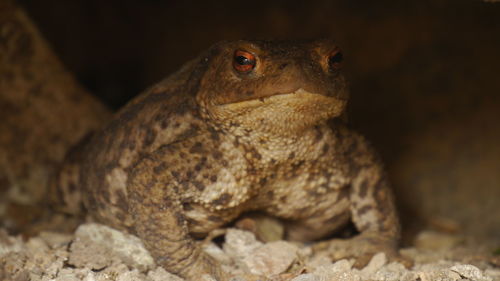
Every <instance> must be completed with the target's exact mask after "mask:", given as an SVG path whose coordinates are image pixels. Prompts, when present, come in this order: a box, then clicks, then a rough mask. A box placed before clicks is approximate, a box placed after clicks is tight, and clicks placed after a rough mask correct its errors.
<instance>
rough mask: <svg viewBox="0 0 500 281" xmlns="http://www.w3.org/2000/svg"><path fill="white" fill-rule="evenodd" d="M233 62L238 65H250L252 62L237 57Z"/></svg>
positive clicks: (245, 58)
mask: <svg viewBox="0 0 500 281" xmlns="http://www.w3.org/2000/svg"><path fill="white" fill-rule="evenodd" d="M235 60H236V62H237V63H238V64H241V65H247V64H252V62H251V61H250V60H249V59H248V58H247V57H244V56H237V57H236V58H235Z"/></svg>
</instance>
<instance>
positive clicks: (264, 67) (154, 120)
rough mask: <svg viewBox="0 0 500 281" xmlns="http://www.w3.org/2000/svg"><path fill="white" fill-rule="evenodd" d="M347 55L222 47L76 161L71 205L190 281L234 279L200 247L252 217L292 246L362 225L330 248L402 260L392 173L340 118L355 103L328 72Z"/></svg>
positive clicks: (66, 178) (287, 46) (158, 88)
mask: <svg viewBox="0 0 500 281" xmlns="http://www.w3.org/2000/svg"><path fill="white" fill-rule="evenodd" d="M237 50H242V51H245V52H249V53H252V54H253V55H254V56H255V58H256V64H255V68H254V69H253V70H251V71H249V72H247V73H240V72H238V71H237V70H235V68H234V66H233V59H234V54H235V51H237ZM336 50H338V49H337V47H336V46H335V45H334V44H333V43H332V42H331V41H328V40H317V41H302V42H286V41H285V42H272V41H270V42H266V41H235V42H223V43H219V44H216V45H214V46H213V47H211V48H210V49H209V50H208V51H206V52H205V53H203V54H202V55H201V56H200V57H199V58H197V59H195V60H193V61H191V62H189V63H187V64H186V65H185V66H184V67H183V68H182V69H181V70H180V71H179V72H177V73H175V74H173V75H172V76H170V77H168V78H167V79H165V80H164V81H162V82H160V83H159V84H157V85H155V86H153V87H152V88H151V89H149V90H147V91H146V92H145V93H143V94H142V95H140V96H139V97H137V98H136V99H135V100H133V101H132V102H130V103H129V104H128V105H127V106H125V107H124V108H123V109H122V110H121V111H120V112H119V113H118V114H117V115H116V117H115V118H114V120H113V121H112V122H111V123H109V125H108V126H106V127H105V128H104V129H103V130H102V131H100V132H97V133H96V134H95V135H94V136H93V138H92V139H91V140H90V141H89V142H88V143H87V145H86V146H85V148H84V150H82V151H83V153H81V154H80V156H79V157H74V158H73V159H69V160H68V163H67V164H66V166H65V167H64V168H63V170H62V172H61V174H60V177H59V185H60V186H61V187H62V188H63V189H64V190H63V192H62V193H61V194H60V196H62V197H63V199H64V200H65V201H66V203H71V202H78V200H77V199H79V198H81V199H83V203H84V204H83V205H84V206H85V207H86V209H87V210H88V212H89V213H90V215H91V216H92V217H93V218H95V219H97V220H98V221H101V222H103V223H106V224H108V225H111V226H113V227H116V228H120V229H127V230H129V231H131V232H133V233H135V234H137V235H138V236H139V237H140V238H141V239H142V241H143V242H144V244H145V245H146V247H147V248H148V249H149V251H150V252H151V254H152V255H153V256H154V257H155V259H156V261H157V263H158V264H159V265H161V266H163V267H164V268H165V269H166V270H168V271H170V272H173V273H176V274H178V275H180V276H183V277H185V278H188V279H192V280H197V279H200V278H201V277H200V276H202V275H203V274H209V275H211V276H212V277H215V278H216V279H218V280H226V279H228V278H229V276H228V275H227V274H226V273H224V272H223V271H222V270H221V269H220V265H219V264H218V263H217V262H215V261H213V260H212V259H210V258H209V257H208V256H207V255H206V254H204V253H203V252H202V251H201V250H200V247H199V246H198V244H197V243H196V242H195V240H194V239H193V237H200V236H203V235H206V234H207V233H208V232H210V231H211V230H213V229H216V228H218V227H221V226H223V225H224V224H226V223H229V222H230V221H232V220H234V219H235V218H236V217H238V216H239V215H240V214H241V213H242V212H246V211H252V210H260V211H263V212H265V213H267V214H269V215H272V216H275V217H278V218H281V219H284V221H286V224H287V238H289V239H293V240H316V239H320V238H322V237H325V236H327V235H329V234H331V233H333V232H334V231H336V230H338V229H339V228H340V227H342V226H343V225H345V224H346V223H347V222H348V221H349V220H351V221H352V222H353V223H354V225H355V226H356V228H357V229H358V230H359V232H360V234H359V235H358V236H356V237H354V238H352V239H350V240H332V241H329V245H338V244H339V243H340V244H341V245H344V246H345V247H344V248H345V249H351V250H347V252H345V253H344V254H343V255H344V256H350V255H352V256H358V257H360V258H362V257H363V256H365V257H369V256H371V255H372V254H374V253H376V252H378V251H380V250H382V251H385V252H386V253H387V254H389V255H390V256H391V257H392V256H394V257H395V256H397V252H396V247H397V241H398V239H399V223H398V219H397V215H396V212H395V209H394V204H393V199H392V195H391V192H390V190H389V188H388V183H387V180H386V176H385V174H384V171H383V168H382V165H381V163H380V161H379V159H378V158H377V156H376V155H375V153H374V152H373V150H372V148H371V147H370V145H369V144H368V143H367V141H366V140H365V139H364V138H363V137H362V136H360V135H358V134H356V133H355V132H353V131H351V130H349V129H347V128H346V127H345V126H344V124H343V123H342V122H341V121H340V118H336V117H339V116H340V115H341V114H342V113H343V111H344V109H345V106H346V103H347V99H348V91H347V85H346V81H345V79H344V77H343V76H342V75H341V73H340V72H339V70H338V69H337V67H332V66H331V65H329V63H328V62H329V58H330V57H331V56H332V54H335V52H336ZM79 190H83V192H81V193H79V192H78V191H79ZM79 208H80V205H79V204H78V203H77V204H73V205H71V204H68V211H76V210H78V209H79ZM332 256H336V254H335V253H333V254H332ZM337 258H340V257H337Z"/></svg>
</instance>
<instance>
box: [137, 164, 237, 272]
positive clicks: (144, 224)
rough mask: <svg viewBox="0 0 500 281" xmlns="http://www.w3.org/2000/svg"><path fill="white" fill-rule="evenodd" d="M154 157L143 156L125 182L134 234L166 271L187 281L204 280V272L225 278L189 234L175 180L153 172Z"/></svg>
mask: <svg viewBox="0 0 500 281" xmlns="http://www.w3.org/2000/svg"><path fill="white" fill-rule="evenodd" d="M154 159H155V158H146V159H143V160H142V161H141V162H140V163H139V164H138V165H137V166H136V167H135V168H134V172H133V173H132V175H131V178H130V179H129V181H128V184H127V191H128V196H129V211H130V213H131V214H132V216H133V218H134V223H135V230H136V234H137V235H138V236H139V237H140V238H141V240H142V242H143V243H144V245H145V246H146V248H147V249H148V250H149V252H150V253H151V254H152V256H153V257H154V259H155V261H156V263H157V264H158V265H160V266H162V267H163V268H165V269H166V270H167V271H169V272H171V273H174V274H177V275H179V276H181V277H184V278H186V279H188V280H204V275H209V276H210V277H214V278H215V279H216V280H228V277H227V276H226V275H225V274H224V272H223V271H222V270H221V266H220V264H219V263H218V262H217V261H215V260H213V259H212V258H211V257H209V256H208V255H206V254H205V253H204V252H203V251H202V250H201V248H200V247H199V246H198V245H197V244H196V242H195V241H194V239H193V238H192V237H191V236H190V234H189V230H188V224H187V221H186V219H185V217H184V214H183V209H182V203H181V199H180V196H179V194H178V192H179V191H178V186H177V185H176V184H175V179H173V178H172V176H171V175H170V172H165V173H161V174H158V173H154V172H153V169H154V168H155V167H157V166H158V164H161V162H156V161H155V160H154ZM205 280H206V279H205Z"/></svg>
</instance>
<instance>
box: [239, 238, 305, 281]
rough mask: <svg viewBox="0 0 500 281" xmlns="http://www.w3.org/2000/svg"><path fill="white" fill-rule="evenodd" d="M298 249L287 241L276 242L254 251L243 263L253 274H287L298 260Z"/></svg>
mask: <svg viewBox="0 0 500 281" xmlns="http://www.w3.org/2000/svg"><path fill="white" fill-rule="evenodd" d="M297 251H298V248H297V247H296V246H295V245H293V244H291V243H288V242H285V241H276V242H270V243H267V244H265V245H264V246H262V247H259V248H256V249H254V250H253V251H252V252H251V253H250V255H248V256H247V257H245V258H244V259H243V262H244V263H245V265H246V266H247V268H248V269H249V270H250V272H251V273H252V274H256V275H264V276H271V275H276V274H280V273H283V272H285V271H286V270H287V269H288V268H290V266H291V265H292V263H293V262H294V261H295V260H296V259H297Z"/></svg>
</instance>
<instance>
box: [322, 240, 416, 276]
mask: <svg viewBox="0 0 500 281" xmlns="http://www.w3.org/2000/svg"><path fill="white" fill-rule="evenodd" d="M313 250H314V251H315V252H319V251H327V252H328V255H329V256H330V258H331V259H332V260H334V261H337V260H341V259H346V258H355V259H356V262H355V263H354V267H356V268H362V267H364V266H366V265H367V264H368V262H370V260H371V258H372V257H373V255H375V254H377V253H379V252H384V253H385V254H386V256H387V258H388V260H389V261H395V262H399V263H401V264H403V265H404V266H405V267H406V268H410V267H412V266H413V261H412V260H410V259H409V258H407V257H404V256H402V255H401V254H400V253H399V252H398V250H397V247H396V246H395V245H394V243H393V242H392V241H387V240H384V239H383V238H377V237H367V236H363V235H359V236H357V237H354V238H351V239H332V240H329V241H325V242H320V243H318V244H316V245H315V246H314V247H313Z"/></svg>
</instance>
